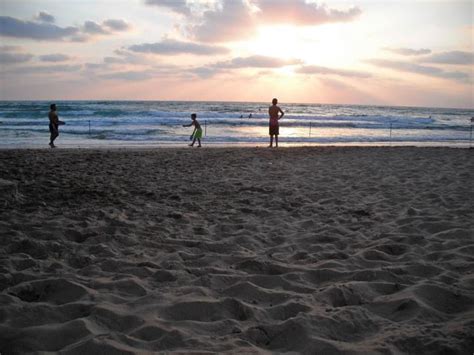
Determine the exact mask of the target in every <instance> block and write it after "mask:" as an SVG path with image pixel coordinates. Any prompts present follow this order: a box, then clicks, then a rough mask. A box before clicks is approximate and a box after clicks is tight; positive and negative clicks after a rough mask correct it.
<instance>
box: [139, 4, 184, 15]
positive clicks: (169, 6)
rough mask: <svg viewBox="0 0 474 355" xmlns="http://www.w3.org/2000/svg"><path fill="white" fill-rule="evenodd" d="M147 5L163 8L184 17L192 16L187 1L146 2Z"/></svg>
mask: <svg viewBox="0 0 474 355" xmlns="http://www.w3.org/2000/svg"><path fill="white" fill-rule="evenodd" d="M145 3H146V4H147V5H154V6H159V7H163V8H166V9H169V10H171V11H173V12H176V13H178V14H182V15H190V14H191V11H190V10H189V7H188V4H187V2H186V0H146V1H145Z"/></svg>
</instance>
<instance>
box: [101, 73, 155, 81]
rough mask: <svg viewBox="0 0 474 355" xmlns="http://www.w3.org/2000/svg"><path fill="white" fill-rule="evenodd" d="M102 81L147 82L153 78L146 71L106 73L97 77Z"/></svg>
mask: <svg viewBox="0 0 474 355" xmlns="http://www.w3.org/2000/svg"><path fill="white" fill-rule="evenodd" d="M99 77H100V78H102V79H107V80H127V81H136V80H148V79H151V78H152V77H153V75H152V73H150V72H148V71H122V72H116V73H108V74H102V75H99Z"/></svg>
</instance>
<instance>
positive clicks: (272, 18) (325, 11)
mask: <svg viewBox="0 0 474 355" xmlns="http://www.w3.org/2000/svg"><path fill="white" fill-rule="evenodd" d="M252 3H253V4H255V5H256V6H257V7H258V8H259V9H260V12H259V13H258V18H259V19H260V20H261V21H263V22H267V23H272V24H274V23H279V24H293V25H300V26H314V25H321V24H324V23H330V22H348V21H352V20H354V19H355V18H357V17H358V16H359V15H360V14H361V10H360V9H359V8H357V7H352V8H350V9H348V10H345V11H343V10H336V9H329V8H327V7H326V6H324V5H318V4H316V3H308V2H306V1H305V0H253V1H252Z"/></svg>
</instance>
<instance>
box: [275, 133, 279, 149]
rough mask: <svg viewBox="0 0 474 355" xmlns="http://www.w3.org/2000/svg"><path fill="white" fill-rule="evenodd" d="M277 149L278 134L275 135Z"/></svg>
mask: <svg viewBox="0 0 474 355" xmlns="http://www.w3.org/2000/svg"><path fill="white" fill-rule="evenodd" d="M275 147H276V148H278V134H275Z"/></svg>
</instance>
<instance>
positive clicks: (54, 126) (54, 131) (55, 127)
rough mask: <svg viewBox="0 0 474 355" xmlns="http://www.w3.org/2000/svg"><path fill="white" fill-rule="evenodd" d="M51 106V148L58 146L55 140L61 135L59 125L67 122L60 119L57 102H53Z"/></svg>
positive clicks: (49, 115)
mask: <svg viewBox="0 0 474 355" xmlns="http://www.w3.org/2000/svg"><path fill="white" fill-rule="evenodd" d="M49 108H50V111H49V114H48V117H49V132H50V133H51V136H50V139H49V146H50V147H51V148H56V146H55V145H54V140H55V139H56V138H58V136H59V126H60V125H63V124H65V123H64V122H63V121H60V120H59V117H58V114H57V112H56V104H51V105H50V106H49Z"/></svg>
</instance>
